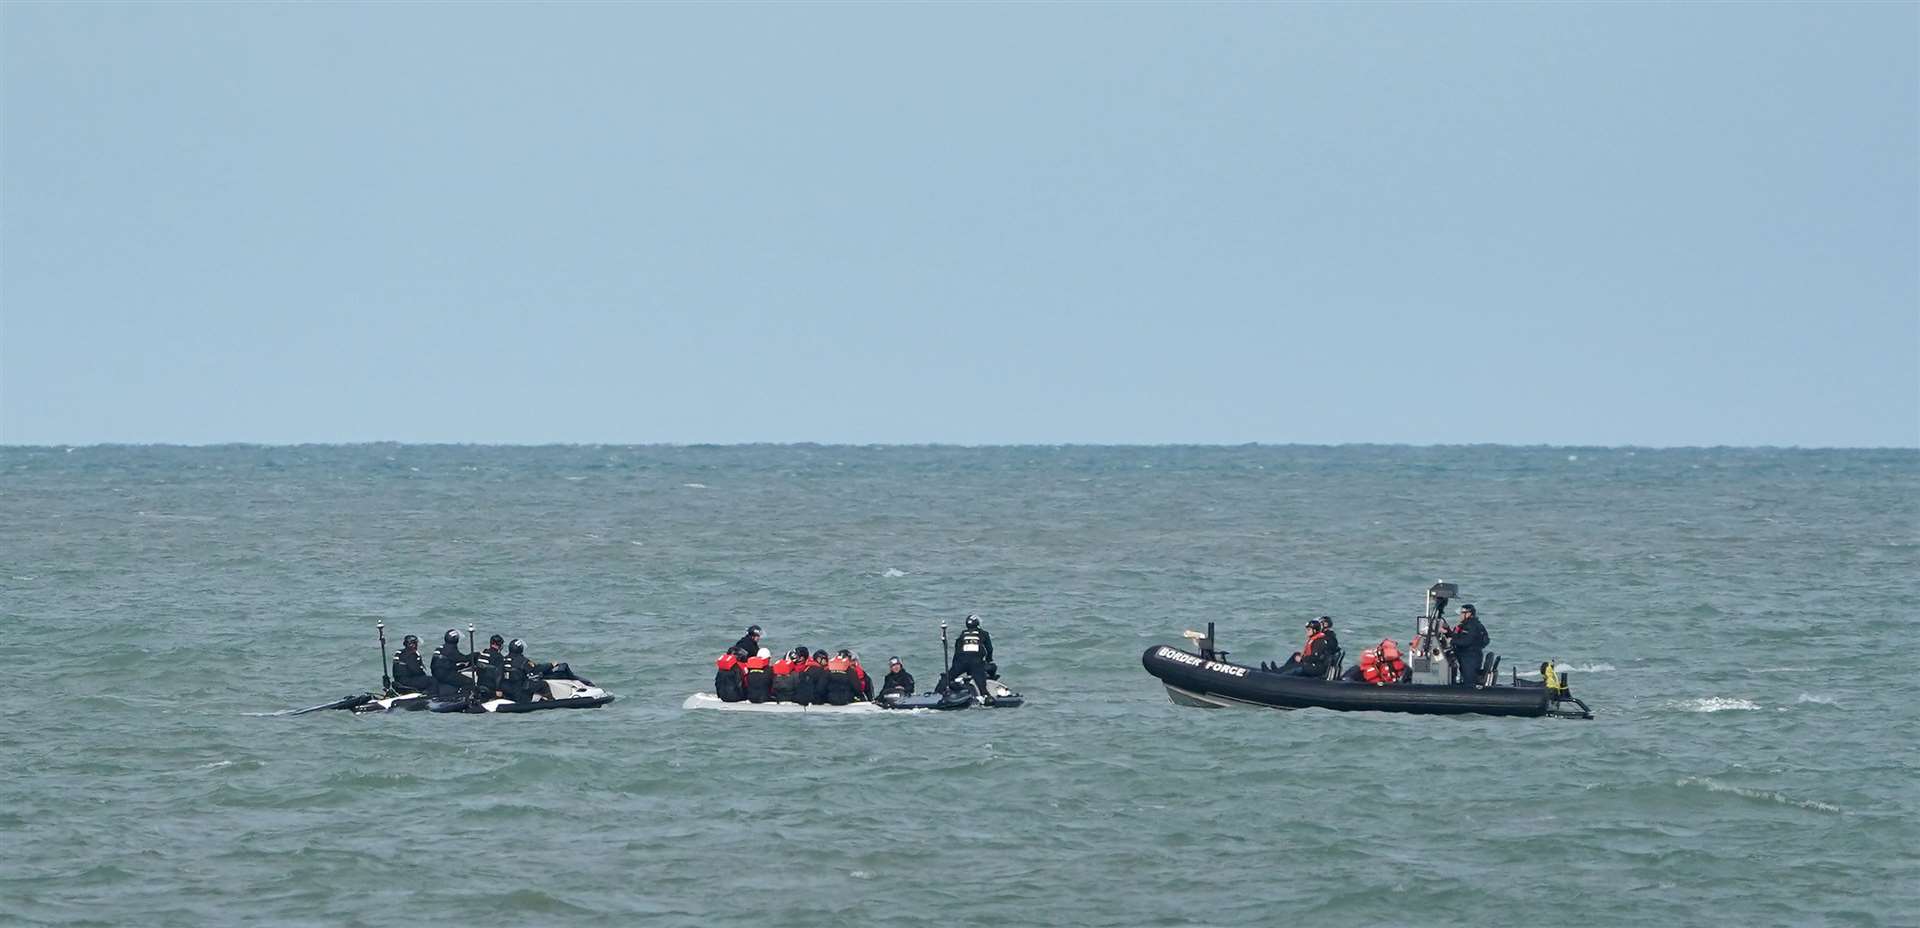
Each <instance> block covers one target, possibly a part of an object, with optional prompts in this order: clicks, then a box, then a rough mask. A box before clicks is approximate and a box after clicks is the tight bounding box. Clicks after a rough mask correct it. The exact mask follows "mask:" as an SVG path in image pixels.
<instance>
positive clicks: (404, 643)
mask: <svg viewBox="0 0 1920 928" xmlns="http://www.w3.org/2000/svg"><path fill="white" fill-rule="evenodd" d="M419 643H420V636H419V635H408V636H407V637H405V638H402V639H400V646H401V647H403V648H411V647H413V646H414V645H417V644H419Z"/></svg>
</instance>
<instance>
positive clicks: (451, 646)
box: [432, 628, 473, 697]
mask: <svg viewBox="0 0 1920 928" xmlns="http://www.w3.org/2000/svg"><path fill="white" fill-rule="evenodd" d="M472 667H473V655H471V654H463V653H461V651H460V631H459V630H458V629H453V628H449V629H447V637H446V640H444V641H442V642H441V644H440V650H438V651H435V652H433V690H432V693H433V695H435V696H442V697H451V696H458V695H460V694H461V693H462V692H463V691H465V690H467V689H468V688H470V687H472V686H473V681H472V680H469V679H467V676H466V674H463V673H461V672H460V671H462V670H469V669H472Z"/></svg>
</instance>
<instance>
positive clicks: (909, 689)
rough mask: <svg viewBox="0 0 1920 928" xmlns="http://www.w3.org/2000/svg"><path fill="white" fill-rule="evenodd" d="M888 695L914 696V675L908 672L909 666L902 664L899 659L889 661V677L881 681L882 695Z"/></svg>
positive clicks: (894, 658)
mask: <svg viewBox="0 0 1920 928" xmlns="http://www.w3.org/2000/svg"><path fill="white" fill-rule="evenodd" d="M888 693H899V694H900V695H902V696H912V695H913V674H910V673H908V672H907V665H905V664H902V663H900V659H899V658H897V657H892V658H888V659H887V677H886V679H884V680H881V681H880V695H882V696H885V695H887V694H888Z"/></svg>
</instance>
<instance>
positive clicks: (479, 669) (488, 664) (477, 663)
mask: <svg viewBox="0 0 1920 928" xmlns="http://www.w3.org/2000/svg"><path fill="white" fill-rule="evenodd" d="M505 658H506V655H505V654H504V653H502V652H501V651H500V649H499V648H496V647H493V646H492V645H488V646H487V649H486V650H485V651H481V652H479V653H478V654H475V655H474V656H473V678H474V679H475V680H478V681H479V683H480V689H481V690H482V693H481V695H483V696H487V697H492V696H493V694H494V693H495V692H498V691H499V690H500V688H501V687H500V671H501V669H502V667H503V664H504V660H505Z"/></svg>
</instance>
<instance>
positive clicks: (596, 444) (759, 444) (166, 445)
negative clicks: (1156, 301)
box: [0, 439, 1920, 451]
mask: <svg viewBox="0 0 1920 928" xmlns="http://www.w3.org/2000/svg"><path fill="white" fill-rule="evenodd" d="M375 446H394V447H414V448H503V449H515V448H526V449H535V448H869V449H871V448H922V449H956V450H990V449H996V448H1095V449H1146V448H1160V449H1167V448H1207V449H1231V448H1406V449H1449V448H1515V449H1542V450H1572V451H1579V450H1598V451H1714V450H1732V451H1920V444H1915V445H1729V444H1712V445H1657V444H1621V445H1601V444H1558V443H1553V442H1529V443H1524V444H1522V443H1510V442H1497V441H1479V442H1377V441H1350V442H1259V441H1250V442H1074V441H1069V442H940V441H934V442H838V441H827V442H821V441H743V442H705V441H695V442H674V441H657V442H610V441H547V442H511V441H509V442H491V441H471V442H463V441H401V440H396V439H373V440H368V441H301V442H255V441H218V442H167V441H158V442H119V441H101V442H54V443H50V444H49V443H27V442H9V441H0V450H9V451H13V450H29V451H30V450H49V451H52V450H63V451H78V450H83V449H119V448H162V449H175V448H177V449H186V450H203V449H205V450H211V449H227V448H263V449H266V448H364V447H375Z"/></svg>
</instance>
